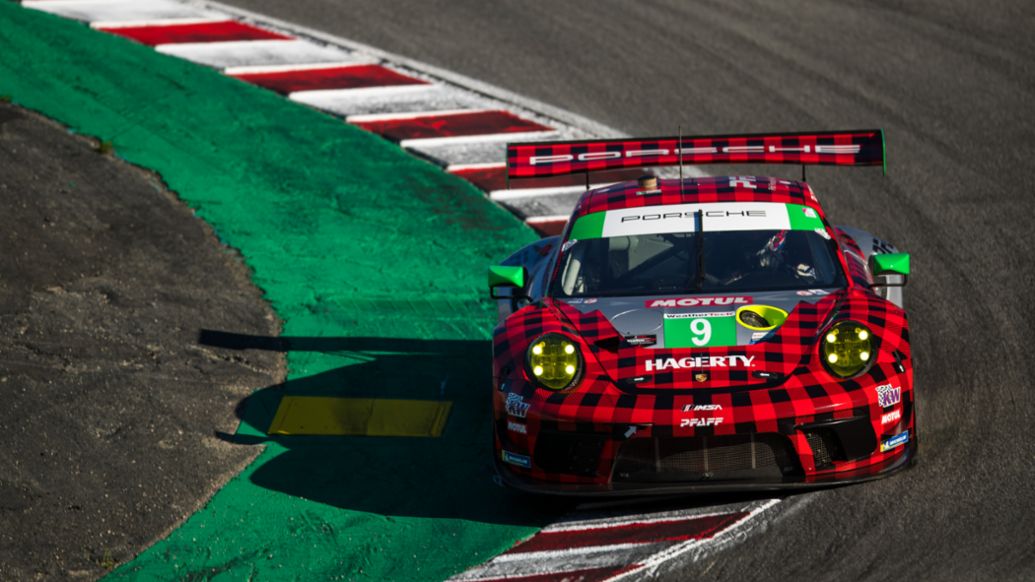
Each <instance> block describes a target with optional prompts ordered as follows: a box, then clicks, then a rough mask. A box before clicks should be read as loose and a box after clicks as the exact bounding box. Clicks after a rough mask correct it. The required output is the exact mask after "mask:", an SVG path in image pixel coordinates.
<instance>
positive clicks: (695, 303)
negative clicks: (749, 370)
mask: <svg viewBox="0 0 1035 582" xmlns="http://www.w3.org/2000/svg"><path fill="white" fill-rule="evenodd" d="M837 291H838V290H837V289H808V290H802V291H766V292H761V293H759V292H755V293H745V294H741V295H703V294H702V295H662V296H646V297H590V298H573V299H566V300H564V299H562V300H558V302H563V303H565V304H566V305H568V306H570V307H573V308H574V309H576V310H578V311H579V312H581V313H583V314H587V313H591V312H593V311H599V312H600V314H601V315H603V316H604V317H606V318H607V320H608V321H609V322H610V323H611V325H612V326H613V327H614V328H615V331H616V332H617V333H618V334H619V335H621V336H623V337H625V338H630V339H631V338H640V339H638V340H633V341H634V342H643V343H639V344H638V345H642V346H644V347H648V348H653V349H661V348H665V347H666V346H671V347H680V345H681V344H685V342H681V341H680V339H685V338H676V337H673V338H671V341H670V338H666V331H668V332H669V333H673V331H674V328H676V327H678V326H675V325H673V323H675V322H674V321H673V320H677V319H689V318H693V317H694V316H697V317H707V318H708V319H709V320H711V321H716V320H717V319H718V318H722V317H723V316H727V317H733V316H734V314H735V313H736V312H737V310H738V309H740V308H741V307H744V306H750V305H762V306H772V307H776V308H778V309H780V310H783V311H784V312H787V313H788V314H790V313H791V312H793V311H794V309H795V308H796V307H797V306H798V304H799V303H810V304H814V303H818V302H819V301H820V300H821V299H823V298H824V297H827V296H829V295H832V294H835V293H836V292H837ZM666 323H667V325H666ZM733 329H734V330H735V338H731V341H727V342H726V343H727V345H735V346H747V345H751V344H755V343H758V342H760V341H764V340H765V339H766V338H768V337H770V336H772V335H773V334H775V333H776V331H777V330H776V329H774V330H768V331H763V330H758V329H751V328H749V327H747V326H745V325H743V324H736V325H735V326H734V327H733ZM699 339H700V338H699Z"/></svg>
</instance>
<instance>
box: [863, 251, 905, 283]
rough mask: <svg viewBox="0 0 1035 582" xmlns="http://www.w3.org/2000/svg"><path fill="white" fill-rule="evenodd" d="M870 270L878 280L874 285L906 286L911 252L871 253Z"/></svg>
mask: <svg viewBox="0 0 1035 582" xmlns="http://www.w3.org/2000/svg"><path fill="white" fill-rule="evenodd" d="M870 272H871V273H873V277H874V279H875V280H876V282H875V283H874V284H873V286H874V287H905V285H906V280H907V279H908V277H909V254H908V253H885V254H880V255H871V256H870Z"/></svg>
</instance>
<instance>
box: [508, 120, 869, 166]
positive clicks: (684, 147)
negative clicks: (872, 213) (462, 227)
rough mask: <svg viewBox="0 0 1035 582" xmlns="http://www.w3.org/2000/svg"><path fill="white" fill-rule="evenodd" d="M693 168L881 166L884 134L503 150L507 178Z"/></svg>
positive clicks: (625, 142)
mask: <svg viewBox="0 0 1035 582" xmlns="http://www.w3.org/2000/svg"><path fill="white" fill-rule="evenodd" d="M681 164H687V165H695V164H800V165H833V166H883V168H884V172H885V174H886V173H887V165H886V161H885V158H884V130H882V129H865V130H852V131H825V132H812V133H761V134H751V135H712V136H692V137H651V138H635V139H611V140H583V141H553V142H524V143H512V144H507V177H508V178H540V177H546V176H561V175H564V174H576V173H580V172H598V171H602V170H614V169H619V168H642V167H646V166H675V165H681Z"/></svg>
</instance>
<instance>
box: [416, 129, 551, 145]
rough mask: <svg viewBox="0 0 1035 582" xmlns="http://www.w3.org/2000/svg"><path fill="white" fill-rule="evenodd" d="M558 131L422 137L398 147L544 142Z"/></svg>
mask: <svg viewBox="0 0 1035 582" xmlns="http://www.w3.org/2000/svg"><path fill="white" fill-rule="evenodd" d="M559 134H560V132H558V131H522V132H515V133H487V134H484V135H455V136H449V137H423V138H417V139H404V140H402V141H400V142H399V145H400V146H402V147H404V148H420V147H433V146H438V145H447V144H453V145H455V144H468V143H486V142H508V141H522V140H546V139H550V138H554V137H557V136H558V135H559Z"/></svg>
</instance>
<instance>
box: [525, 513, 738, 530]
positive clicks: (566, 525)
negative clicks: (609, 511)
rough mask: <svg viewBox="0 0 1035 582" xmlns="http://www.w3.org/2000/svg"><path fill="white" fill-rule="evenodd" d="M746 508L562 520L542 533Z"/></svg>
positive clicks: (695, 516) (667, 520) (671, 519)
mask: <svg viewBox="0 0 1035 582" xmlns="http://www.w3.org/2000/svg"><path fill="white" fill-rule="evenodd" d="M745 510H746V508H745V509H728V510H723V511H704V512H696V511H677V512H672V513H667V514H666V513H662V514H657V513H654V514H641V515H620V516H616V517H609V518H604V519H592V520H584V521H562V522H558V523H554V524H551V525H549V526H547V527H544V528H543V529H542V530H541V531H542V533H557V532H579V531H586V530H593V529H610V528H616V527H626V526H630V525H638V524H652V523H675V522H678V521H692V520H695V519H702V518H706V517H716V516H719V515H729V514H731V513H738V512H740V511H745Z"/></svg>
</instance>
